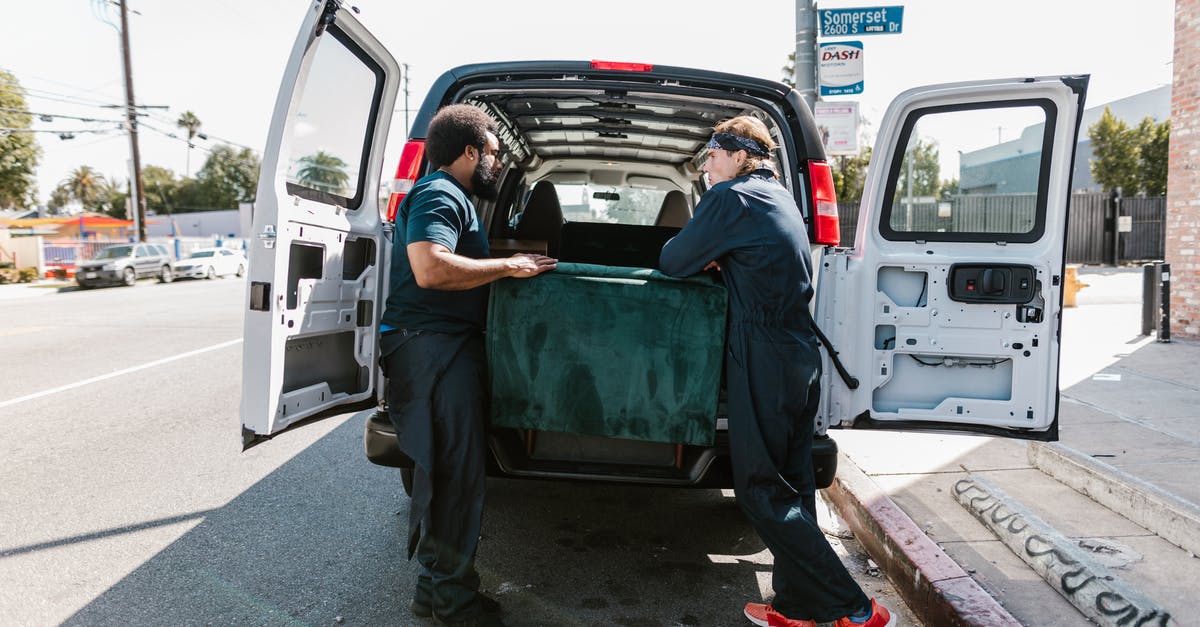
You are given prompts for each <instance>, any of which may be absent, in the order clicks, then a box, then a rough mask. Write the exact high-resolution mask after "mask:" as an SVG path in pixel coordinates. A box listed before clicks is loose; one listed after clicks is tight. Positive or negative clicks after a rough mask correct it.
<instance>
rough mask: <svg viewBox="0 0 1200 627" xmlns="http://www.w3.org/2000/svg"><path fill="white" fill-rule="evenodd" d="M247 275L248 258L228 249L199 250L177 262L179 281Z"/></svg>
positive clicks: (176, 275) (176, 272)
mask: <svg viewBox="0 0 1200 627" xmlns="http://www.w3.org/2000/svg"><path fill="white" fill-rule="evenodd" d="M245 273H246V256H245V255H243V254H242V253H241V252H239V251H236V250H230V249H228V248H198V249H196V250H193V251H192V252H191V253H190V254H189V255H188V256H187V258H186V259H181V260H179V261H177V262H175V278H177V279H215V278H217V277H220V276H230V275H232V276H238V277H240V276H242V275H243V274H245Z"/></svg>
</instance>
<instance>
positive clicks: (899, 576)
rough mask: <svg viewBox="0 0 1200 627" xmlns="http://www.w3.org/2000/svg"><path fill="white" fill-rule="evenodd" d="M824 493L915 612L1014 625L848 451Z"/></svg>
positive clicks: (953, 621) (949, 620) (941, 619)
mask: <svg viewBox="0 0 1200 627" xmlns="http://www.w3.org/2000/svg"><path fill="white" fill-rule="evenodd" d="M838 457H839V459H838V470H837V477H836V478H835V479H834V481H833V485H832V486H830V487H829V488H828V489H826V490H825V492H824V495H825V497H826V498H827V499H828V500H829V501H830V502H831V503H832V504H833V506H834V507H835V508H836V509H837V510H838V514H839V515H840V516H841V517H842V519H843V520H845V521H846V524H848V525H849V526H850V528H851V529H852V530H854V535H855V537H856V538H857V539H858V541H859V542H861V543H862V545H863V547H865V548H866V550H867V552H868V553H870V555H871V557H872V558H873V559H874V560H875V561H876V562H877V563H878V564H879V567H880V569H881V570H883V572H884V573H886V574H887V576H888V579H890V580H891V582H892V584H893V585H894V586H896V589H897V590H898V591H899V592H900V596H902V597H903V598H904V601H905V603H907V604H908V607H909V609H910V610H912V612H913V613H914V614H916V615H917V616H918V617H919V618H920V619H921V620H922V621H924V622H925V623H926V624H929V625H1013V626H1019V625H1020V624H1021V623H1020V622H1019V621H1017V619H1015V618H1013V616H1012V615H1011V614H1009V613H1008V610H1005V609H1004V608H1003V607H1002V606H1001V605H1000V604H999V603H998V602H997V601H996V599H994V598H992V596H991V595H989V594H988V593H987V592H986V591H984V589H983V588H982V587H980V585H979V583H978V582H976V581H975V580H974V579H972V578H971V576H970V575H968V574H967V573H966V571H964V570H963V569H962V567H961V566H959V565H958V564H957V563H955V562H954V560H952V559H950V556H948V555H946V553H945V552H944V551H942V549H941V548H940V547H938V545H936V544H934V542H933V540H930V539H929V537H928V536H926V535H925V532H923V531H921V529H920V527H918V526H917V524H916V523H914V522H913V521H912V519H911V518H909V517H908V515H907V514H905V513H904V511H903V510H901V509H900V507H899V506H897V505H896V504H895V503H894V502H892V499H891V498H890V497H888V495H887V493H885V492H884V491H883V490H881V489H880V488H879V486H878V485H876V484H875V482H874V481H872V480H871V478H870V477H868V476H867V475H866V473H864V472H863V471H862V469H860V468H859V467H858V465H856V464H855V463H854V462H853V461H852V460H851V459H850V458H849V457H847V456H846V455H845V454H844V453H842V454H839V456H838Z"/></svg>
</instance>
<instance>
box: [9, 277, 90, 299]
mask: <svg viewBox="0 0 1200 627" xmlns="http://www.w3.org/2000/svg"><path fill="white" fill-rule="evenodd" d="M74 286H75V282H74V281H59V280H55V279H40V280H37V281H34V282H32V283H4V284H0V300H9V299H13V298H32V297H34V296H45V295H46V294H57V293H58V290H59V288H64V287H74Z"/></svg>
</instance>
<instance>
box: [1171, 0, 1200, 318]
mask: <svg viewBox="0 0 1200 627" xmlns="http://www.w3.org/2000/svg"><path fill="white" fill-rule="evenodd" d="M1174 73H1175V75H1174V77H1173V83H1174V85H1175V91H1174V94H1173V95H1172V98H1171V147H1170V156H1169V157H1168V161H1167V225H1166V227H1167V229H1166V230H1167V262H1168V263H1170V264H1171V274H1170V277H1171V323H1170V324H1171V334H1172V335H1173V336H1179V337H1187V338H1191V339H1200V248H1198V243H1197V239H1196V238H1197V233H1200V163H1198V162H1197V156H1198V155H1200V111H1198V109H1200V0H1175V62H1174Z"/></svg>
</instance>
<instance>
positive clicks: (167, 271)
mask: <svg viewBox="0 0 1200 627" xmlns="http://www.w3.org/2000/svg"><path fill="white" fill-rule="evenodd" d="M158 280H159V282H162V283H170V282H171V281H174V280H175V273H173V272H171V266H163V267H162V270H159V272H158Z"/></svg>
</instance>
